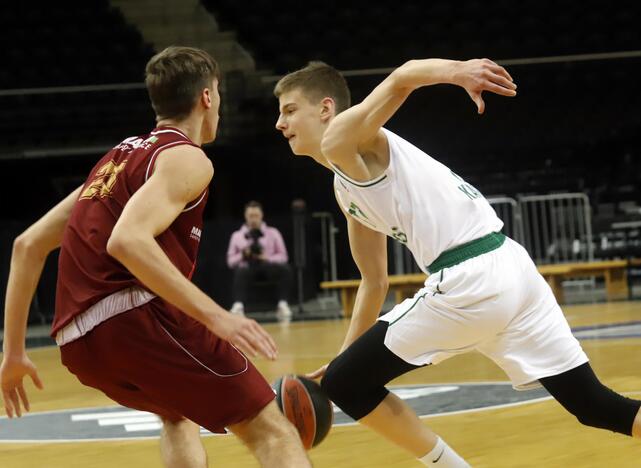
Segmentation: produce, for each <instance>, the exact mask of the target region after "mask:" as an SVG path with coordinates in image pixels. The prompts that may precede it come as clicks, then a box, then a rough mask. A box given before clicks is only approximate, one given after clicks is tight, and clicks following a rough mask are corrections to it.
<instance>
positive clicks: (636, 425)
mask: <svg viewBox="0 0 641 468" xmlns="http://www.w3.org/2000/svg"><path fill="white" fill-rule="evenodd" d="M632 437H636V438H637V439H641V408H639V411H638V412H637V416H636V417H635V418H634V422H633V423H632Z"/></svg>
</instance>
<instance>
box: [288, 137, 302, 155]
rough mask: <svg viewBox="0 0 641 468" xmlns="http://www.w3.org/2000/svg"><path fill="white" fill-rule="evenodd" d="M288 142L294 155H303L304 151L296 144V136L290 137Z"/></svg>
mask: <svg viewBox="0 0 641 468" xmlns="http://www.w3.org/2000/svg"><path fill="white" fill-rule="evenodd" d="M288 143H289V147H290V149H291V150H292V153H294V155H295V156H305V151H304V150H303V149H302V148H301V147H300V145H298V144H297V141H296V138H291V139H290V140H289V142H288Z"/></svg>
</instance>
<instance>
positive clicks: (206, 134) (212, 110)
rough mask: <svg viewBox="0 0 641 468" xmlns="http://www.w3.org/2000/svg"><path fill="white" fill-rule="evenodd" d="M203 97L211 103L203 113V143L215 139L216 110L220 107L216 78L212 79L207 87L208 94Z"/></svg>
mask: <svg viewBox="0 0 641 468" xmlns="http://www.w3.org/2000/svg"><path fill="white" fill-rule="evenodd" d="M205 99H208V101H209V102H210V103H211V106H210V107H209V108H208V109H207V112H206V113H205V122H204V125H203V127H204V128H203V143H210V142H212V141H214V140H215V139H216V132H217V130H218V121H219V120H220V117H219V115H218V111H219V109H220V94H218V80H217V79H215V78H214V81H213V82H212V84H211V88H209V96H208V97H206V98H205Z"/></svg>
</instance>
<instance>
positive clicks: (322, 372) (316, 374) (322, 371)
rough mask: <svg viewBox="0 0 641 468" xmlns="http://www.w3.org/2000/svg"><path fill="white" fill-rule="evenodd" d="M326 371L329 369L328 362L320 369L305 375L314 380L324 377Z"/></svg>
mask: <svg viewBox="0 0 641 468" xmlns="http://www.w3.org/2000/svg"><path fill="white" fill-rule="evenodd" d="M326 371H327V364H325V365H324V366H323V367H321V368H320V369H316V370H315V371H314V372H312V373H310V374H307V375H305V377H307V378H308V379H313V380H316V379H322V378H323V376H324V375H325V372H326Z"/></svg>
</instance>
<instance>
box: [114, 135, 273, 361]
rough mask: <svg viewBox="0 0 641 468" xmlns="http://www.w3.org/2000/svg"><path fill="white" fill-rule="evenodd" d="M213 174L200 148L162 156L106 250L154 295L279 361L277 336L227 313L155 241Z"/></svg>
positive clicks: (225, 336) (244, 346)
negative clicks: (275, 342) (190, 279)
mask: <svg viewBox="0 0 641 468" xmlns="http://www.w3.org/2000/svg"><path fill="white" fill-rule="evenodd" d="M213 174H214V169H213V167H212V165H211V162H210V161H209V159H207V157H206V156H205V154H204V153H203V151H202V150H201V149H199V148H196V147H193V146H188V145H181V146H178V147H174V148H170V149H167V150H165V151H163V152H162V153H160V155H159V156H158V159H157V161H156V165H155V168H154V172H153V174H152V176H151V177H150V178H149V180H148V181H147V182H146V183H145V184H144V185H143V186H142V187H141V188H140V189H139V190H138V191H137V192H136V193H135V194H134V195H133V196H132V197H131V199H130V200H129V201H128V202H127V204H126V205H125V208H124V210H123V212H122V214H121V216H120V218H119V219H118V222H117V223H116V225H115V226H114V229H113V231H112V233H111V236H110V238H109V242H108V243H107V252H108V253H109V254H110V255H111V256H112V257H114V258H115V259H116V260H118V261H119V262H120V263H122V264H123V265H124V266H125V267H126V268H127V269H128V270H129V271H130V272H131V273H132V274H133V275H134V276H136V277H137V278H138V279H139V280H140V281H141V282H142V283H143V284H145V285H146V286H147V287H148V288H149V289H150V290H151V291H153V292H154V293H155V294H157V295H158V296H160V297H162V298H163V299H164V300H166V301H167V302H169V303H171V304H173V305H175V306H176V307H178V308H179V309H180V310H182V311H183V312H184V313H186V314H188V315H190V316H192V317H193V318H195V319H196V320H198V321H200V322H201V323H203V324H204V325H205V326H206V327H208V328H209V329H210V330H211V331H212V332H214V333H215V334H217V335H218V336H220V337H221V338H223V339H225V340H227V341H229V342H231V343H233V344H234V345H236V346H238V347H239V348H240V349H242V350H243V351H244V352H246V353H247V354H249V355H252V356H255V355H257V354H258V353H260V354H262V355H263V356H265V357H267V358H269V359H275V357H276V345H275V344H274V341H273V340H272V338H271V337H270V336H269V335H268V334H267V332H265V331H264V330H263V328H262V327H260V326H259V325H258V324H257V323H256V322H255V321H254V320H250V319H246V318H244V317H238V316H235V315H231V314H229V313H227V311H225V310H224V309H223V308H221V307H220V306H219V305H218V304H216V302H214V301H213V300H212V299H211V298H210V297H209V296H207V294H205V293H204V292H203V291H201V290H200V289H199V288H198V287H197V286H196V285H194V284H193V283H192V282H191V281H189V280H188V279H187V278H186V277H185V276H183V275H182V273H181V272H180V270H178V268H176V267H175V266H174V264H173V263H172V262H171V260H170V259H169V257H167V255H166V254H165V252H164V251H163V250H162V248H161V247H160V245H159V244H158V242H157V241H156V237H157V236H158V235H160V234H161V233H163V232H164V231H165V230H166V229H167V228H169V226H170V225H171V224H172V223H173V222H174V220H175V219H176V218H177V217H178V216H179V215H180V213H181V212H182V210H183V209H184V208H185V206H186V205H187V204H188V203H190V202H191V201H193V200H195V199H197V198H198V197H200V196H201V194H202V193H203V191H204V190H205V189H206V188H207V186H208V185H209V182H210V181H211V179H212V177H213Z"/></svg>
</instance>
